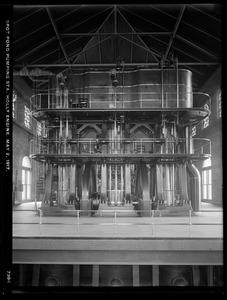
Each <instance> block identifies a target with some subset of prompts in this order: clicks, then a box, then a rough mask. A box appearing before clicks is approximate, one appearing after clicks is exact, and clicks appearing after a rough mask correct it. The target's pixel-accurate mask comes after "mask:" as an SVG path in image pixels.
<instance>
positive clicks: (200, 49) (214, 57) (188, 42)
mask: <svg viewBox="0 0 227 300" xmlns="http://www.w3.org/2000/svg"><path fill="white" fill-rule="evenodd" d="M176 38H178V39H179V40H181V41H182V42H185V43H186V44H188V45H190V46H192V47H193V48H195V49H197V50H199V51H200V52H203V53H204V54H206V55H208V56H210V57H212V58H213V59H215V60H217V59H218V58H217V56H215V55H213V54H211V53H210V52H209V51H207V50H205V49H203V48H202V47H200V46H198V45H196V44H195V43H192V42H191V41H189V40H188V39H185V38H183V37H182V36H180V35H178V34H176Z"/></svg>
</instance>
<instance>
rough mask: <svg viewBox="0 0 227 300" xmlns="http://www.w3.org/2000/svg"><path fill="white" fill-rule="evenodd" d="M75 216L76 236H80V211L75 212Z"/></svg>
mask: <svg viewBox="0 0 227 300" xmlns="http://www.w3.org/2000/svg"><path fill="white" fill-rule="evenodd" d="M76 215H77V236H80V211H79V210H77V211H76Z"/></svg>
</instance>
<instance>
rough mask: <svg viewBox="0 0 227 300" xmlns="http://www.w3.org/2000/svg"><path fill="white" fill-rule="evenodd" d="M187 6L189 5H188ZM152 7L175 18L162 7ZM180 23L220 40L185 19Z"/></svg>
mask: <svg viewBox="0 0 227 300" xmlns="http://www.w3.org/2000/svg"><path fill="white" fill-rule="evenodd" d="M188 6H189V5H188ZM152 8H153V9H156V10H157V11H160V12H161V13H162V14H165V15H166V16H168V17H170V18H173V19H175V20H176V19H177V18H176V17H174V16H173V15H171V14H170V13H167V12H165V11H163V10H162V9H160V8H157V7H155V6H152ZM181 23H182V24H185V25H187V26H189V27H191V28H193V29H195V30H197V31H199V32H201V33H202V34H206V35H207V36H210V37H211V38H213V39H216V40H217V41H219V42H220V41H221V40H220V39H219V38H217V37H216V36H214V35H213V34H210V33H208V32H206V31H204V30H202V29H200V28H198V27H196V26H194V25H192V24H190V23H188V22H186V21H181Z"/></svg>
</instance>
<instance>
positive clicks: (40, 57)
mask: <svg viewBox="0 0 227 300" xmlns="http://www.w3.org/2000/svg"><path fill="white" fill-rule="evenodd" d="M54 38H55V39H56V37H54ZM81 38H83V37H82V36H80V37H78V38H77V39H73V40H72V41H70V42H68V43H65V47H66V46H69V45H70V44H72V43H75V42H76V41H78V40H80V39H81ZM57 51H59V50H58V49H56V48H55V49H54V50H53V51H50V52H48V53H46V54H45V55H43V56H39V58H38V59H36V60H34V61H32V62H31V64H34V63H36V62H37V61H39V60H41V59H43V58H45V57H47V56H49V55H50V54H53V53H55V52H57ZM79 51H81V50H79ZM69 59H71V56H70V55H69Z"/></svg>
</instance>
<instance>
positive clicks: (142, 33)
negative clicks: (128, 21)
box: [60, 31, 172, 37]
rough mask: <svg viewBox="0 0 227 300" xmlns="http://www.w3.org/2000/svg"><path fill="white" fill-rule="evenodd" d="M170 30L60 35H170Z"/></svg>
mask: <svg viewBox="0 0 227 300" xmlns="http://www.w3.org/2000/svg"><path fill="white" fill-rule="evenodd" d="M171 33H172V32H170V31H153V32H152V31H151V32H120V33H118V32H81V33H62V34H60V36H62V37H74V36H109V35H133V36H135V35H170V34H171Z"/></svg>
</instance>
